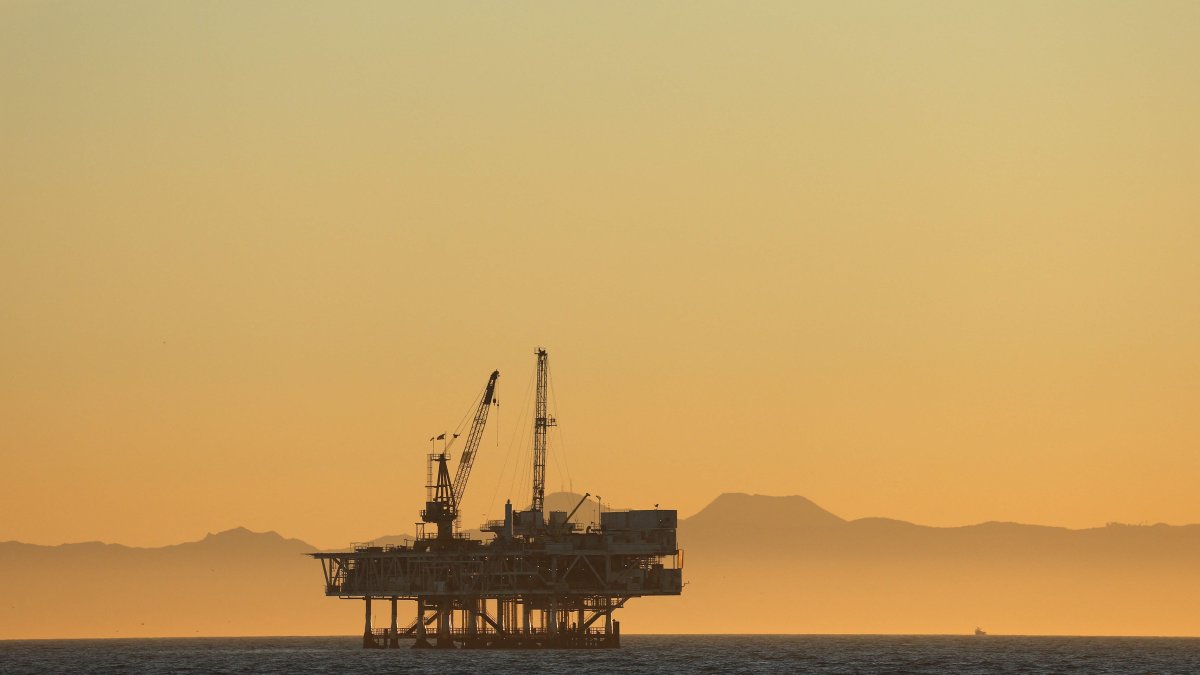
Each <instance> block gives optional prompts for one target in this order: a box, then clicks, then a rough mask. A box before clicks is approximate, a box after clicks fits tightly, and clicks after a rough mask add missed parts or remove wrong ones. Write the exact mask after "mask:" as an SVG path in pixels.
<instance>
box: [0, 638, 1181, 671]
mask: <svg viewBox="0 0 1200 675" xmlns="http://www.w3.org/2000/svg"><path fill="white" fill-rule="evenodd" d="M0 672H2V673H73V672H78V673H300V672H308V673H489V674H498V673H541V672H545V673H560V672H561V673H572V674H574V673H684V672H700V673H1200V639H1195V638H1089V637H1070V638H1060V637H1001V636H988V637H983V638H976V637H973V636H962V637H959V636H858V635H855V636H840V635H839V636H820V635H796V636H786V635H738V636H732V635H719V636H695V635H687V636H674V635H644V636H637V635H632V636H624V637H623V646H622V648H621V649H617V650H596V651H471V650H458V651H454V652H443V651H436V650H411V649H398V650H378V651H376V650H364V649H361V648H360V647H359V643H358V640H356V639H355V638H353V637H321V638H311V637H281V638H185V639H128V640H63V641H45V640H37V641H34V640H19V641H4V642H0Z"/></svg>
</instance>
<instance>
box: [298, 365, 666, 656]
mask: <svg viewBox="0 0 1200 675" xmlns="http://www.w3.org/2000/svg"><path fill="white" fill-rule="evenodd" d="M536 354H537V373H536V381H537V386H536V393H535V395H534V406H533V415H534V417H533V434H532V435H533V460H532V466H533V490H532V498H531V500H530V504H529V508H527V509H524V510H514V509H513V506H512V503H511V501H509V502H508V503H506V504H505V506H504V519H503V520H491V521H488V522H486V523H484V524H483V525H482V526H481V527H480V531H481V533H487V534H490V535H491V538H490V540H488V541H483V540H481V539H473V538H470V537H469V536H467V535H466V534H465V533H462V532H460V531H459V527H458V525H459V523H460V512H459V508H460V505H461V504H462V500H463V495H464V494H465V493H466V488H467V480H468V479H469V478H470V475H471V467H472V465H473V464H474V461H475V456H476V453H477V452H478V450H479V446H480V442H481V440H482V439H483V430H484V427H485V425H486V424H487V419H488V412H489V410H490V409H491V408H492V406H493V405H494V404H495V403H496V400H495V391H496V380H497V378H499V376H500V373H499V372H498V371H496V372H493V373H492V374H491V376H490V377H489V378H488V380H487V384H486V386H485V387H484V390H483V396H482V398H481V399H480V400H479V404H478V406H477V407H476V408H475V412H474V417H473V418H472V423H471V427H470V432H469V433H468V434H467V439H466V443H465V445H464V447H463V448H462V451H461V453H460V454H459V459H458V467H457V470H456V471H455V474H454V477H453V479H452V478H451V476H450V453H449V450H448V446H444V447H443V449H442V451H441V452H431V453H430V454H429V456H428V462H429V463H428V467H429V471H428V477H427V481H426V490H427V495H426V502H425V508H424V510H422V511H421V522H420V523H418V524H417V526H418V527H417V536H416V538H415V539H413V540H412V543H411V544H402V545H390V546H375V545H372V544H359V545H354V546H352V549H353V550H351V551H345V552H326V553H312V554H310V555H312V557H314V558H316V559H317V560H319V561H320V562H321V567H322V570H323V571H324V573H325V594H326V595H328V596H337V597H339V598H343V599H351V600H362V601H363V605H364V608H365V617H366V618H365V625H364V627H363V647H368V648H396V647H400V646H401V642H402V641H404V642H405V643H407V641H409V640H411V641H412V646H413V647H414V648H424V647H436V648H447V649H449V648H456V647H465V648H526V649H537V648H604V647H618V646H620V642H621V624H620V622H619V621H614V620H613V612H614V611H616V610H617V609H620V608H621V607H623V606H624V605H625V603H626V602H628V601H629V600H630V599H631V598H635V597H640V596H645V595H679V594H680V592H681V591H682V589H683V569H682V563H683V556H682V551H680V550H679V548H678V545H677V543H676V539H675V531H676V527H677V524H678V518H677V515H676V512H675V511H674V510H667V509H659V508H654V509H646V510H630V511H604V510H601V512H600V517H599V523H598V525H597V526H595V527H592V526H587V527H584V526H582V525H580V524H579V523H577V522H574V521H572V517H573V516H574V515H575V513H576V512H577V511H579V508H580V507H581V506H582V505H583V503H584V501H585V500H587V498H588V497H589V496H590V495H587V494H585V495H584V496H583V497H582V498H581V499H580V500H579V503H578V504H576V506H575V508H574V509H572V510H571V511H570V512H566V511H549V512H545V511H544V506H545V487H546V453H547V440H548V439H547V431H548V430H549V428H550V427H553V426H555V425H556V421H555V419H554V417H552V416H551V415H550V413H549V410H548V408H547V389H548V384H549V364H548V360H547V355H546V350H544V349H540V348H539V349H538V350H537V352H536ZM656 507H657V505H656ZM427 524H432V525H434V526H435V528H436V529H435V531H433V532H427V531H426V528H425V525H427ZM400 600H412V601H415V602H416V616H415V617H414V618H413V620H412V621H411V622H408V624H407V626H404V627H401V626H400V625H399V624H398V623H397V603H398V601H400ZM372 601H387V602H390V609H391V623H390V625H389V626H386V627H382V628H375V627H373V626H372V622H371V619H372V611H371V603H372Z"/></svg>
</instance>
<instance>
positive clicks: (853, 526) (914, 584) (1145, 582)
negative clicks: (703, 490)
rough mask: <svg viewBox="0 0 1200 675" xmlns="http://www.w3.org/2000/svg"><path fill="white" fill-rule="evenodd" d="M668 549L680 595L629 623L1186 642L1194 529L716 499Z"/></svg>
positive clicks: (1197, 581)
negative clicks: (919, 518) (679, 573)
mask: <svg viewBox="0 0 1200 675" xmlns="http://www.w3.org/2000/svg"><path fill="white" fill-rule="evenodd" d="M679 541H680V546H681V547H683V548H684V550H685V561H684V562H685V567H684V580H685V581H686V582H687V584H688V585H687V586H686V588H685V589H684V594H683V596H682V597H681V598H678V599H665V600H663V599H657V598H656V599H646V600H643V601H640V602H631V603H630V604H629V608H628V611H627V612H626V617H627V618H628V624H629V625H630V626H631V627H632V626H637V627H638V629H639V630H640V629H641V628H640V627H641V626H643V625H653V626H654V627H655V628H654V630H658V631H664V632H716V633H737V632H748V633H779V632H782V633H791V632H804V633H963V632H968V631H970V630H971V629H973V628H974V627H975V626H976V625H980V626H983V627H985V629H987V630H990V631H991V632H993V633H1027V634H1028V633H1045V634H1107V635H1114V634H1141V635H1147V634H1148V635H1200V613H1197V612H1196V611H1195V609H1194V608H1195V607H1197V606H1200V525H1188V526H1168V525H1153V526H1132V525H1110V526H1108V527H1102V528H1092V529H1084V530H1069V529H1065V528H1058V527H1042V526H1034V525H1021V524H1018V523H983V524H980V525H972V526H968V527H952V528H939V527H926V526H921V525H914V524H912V523H907V522H903V521H897V520H890V519H886V518H864V519H860V520H853V521H846V520H843V519H841V518H839V517H837V516H835V515H834V514H831V513H829V512H828V511H825V510H824V509H821V508H820V507H818V506H817V505H815V504H813V503H812V502H811V501H809V500H808V499H805V498H804V497H799V496H794V497H764V496H760V495H744V494H726V495H721V496H720V497H718V498H717V499H716V500H714V501H713V502H712V503H711V504H710V505H709V506H707V507H706V508H705V509H703V510H702V511H700V512H699V513H697V514H696V515H694V516H692V517H691V518H687V519H684V520H683V521H681V523H680V531H679ZM697 617H703V619H698V618H697Z"/></svg>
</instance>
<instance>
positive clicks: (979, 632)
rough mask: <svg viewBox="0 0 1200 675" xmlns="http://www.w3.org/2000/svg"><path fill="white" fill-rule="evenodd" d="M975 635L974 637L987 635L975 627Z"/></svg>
mask: <svg viewBox="0 0 1200 675" xmlns="http://www.w3.org/2000/svg"><path fill="white" fill-rule="evenodd" d="M975 634H976V635H987V633H986V632H984V630H983V629H982V628H980V627H979V626H976V627H975Z"/></svg>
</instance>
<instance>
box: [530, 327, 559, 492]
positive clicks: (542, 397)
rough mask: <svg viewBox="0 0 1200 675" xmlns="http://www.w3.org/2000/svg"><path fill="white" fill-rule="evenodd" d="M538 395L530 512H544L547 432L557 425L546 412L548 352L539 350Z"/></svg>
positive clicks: (534, 413) (536, 396)
mask: <svg viewBox="0 0 1200 675" xmlns="http://www.w3.org/2000/svg"><path fill="white" fill-rule="evenodd" d="M536 353H537V393H536V394H535V395H534V405H533V499H532V500H531V501H530V504H531V506H530V507H529V510H530V511H535V512H537V513H541V512H542V508H543V507H544V506H545V498H546V430H547V429H549V428H550V427H552V426H554V425H555V424H557V423H556V422H555V421H554V418H553V417H551V416H550V415H549V414H548V413H547V412H546V389H547V387H548V386H549V379H550V371H549V364H548V363H547V361H546V350H545V349H542V348H540V347H539V348H538V350H537V352H536Z"/></svg>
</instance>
